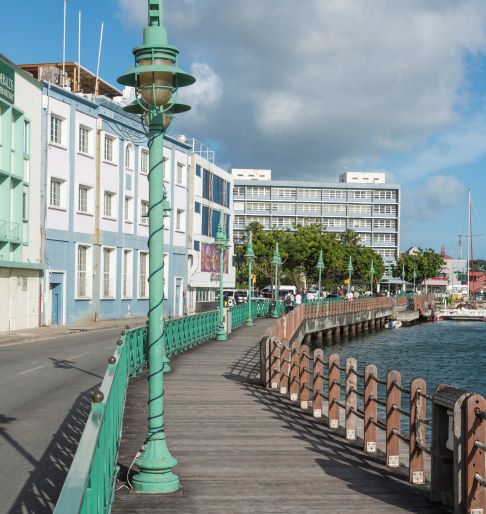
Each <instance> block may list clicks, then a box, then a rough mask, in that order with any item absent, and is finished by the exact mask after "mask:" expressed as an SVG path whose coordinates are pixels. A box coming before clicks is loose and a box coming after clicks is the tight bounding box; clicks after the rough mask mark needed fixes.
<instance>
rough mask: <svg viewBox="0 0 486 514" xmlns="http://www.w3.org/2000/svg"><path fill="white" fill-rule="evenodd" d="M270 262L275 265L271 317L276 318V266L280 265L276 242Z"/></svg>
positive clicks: (280, 259) (280, 260)
mask: <svg viewBox="0 0 486 514" xmlns="http://www.w3.org/2000/svg"><path fill="white" fill-rule="evenodd" d="M272 264H273V265H274V266H275V283H274V293H273V302H274V303H273V312H272V318H278V312H277V302H278V267H279V266H282V258H281V257H280V253H279V251H278V242H277V243H276V244H275V252H274V254H273V257H272Z"/></svg>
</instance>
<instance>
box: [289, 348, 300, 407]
mask: <svg viewBox="0 0 486 514" xmlns="http://www.w3.org/2000/svg"><path fill="white" fill-rule="evenodd" d="M290 360H291V362H290V386H289V389H290V400H291V401H293V402H296V401H297V400H298V399H299V382H300V380H299V375H300V372H299V370H300V343H299V342H298V341H294V342H293V343H292V347H291V356H290Z"/></svg>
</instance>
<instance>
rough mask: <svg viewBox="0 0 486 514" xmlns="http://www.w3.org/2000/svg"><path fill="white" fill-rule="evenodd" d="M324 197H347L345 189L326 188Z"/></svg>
mask: <svg viewBox="0 0 486 514" xmlns="http://www.w3.org/2000/svg"><path fill="white" fill-rule="evenodd" d="M324 198H343V199H345V198H346V190H345V189H324Z"/></svg>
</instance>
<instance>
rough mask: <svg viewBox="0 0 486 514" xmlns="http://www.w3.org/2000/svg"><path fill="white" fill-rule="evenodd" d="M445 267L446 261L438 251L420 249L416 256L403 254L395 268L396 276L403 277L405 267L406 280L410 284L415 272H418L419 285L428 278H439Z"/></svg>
mask: <svg viewBox="0 0 486 514" xmlns="http://www.w3.org/2000/svg"><path fill="white" fill-rule="evenodd" d="M444 265H445V261H444V259H443V258H442V256H441V255H440V254H438V253H437V252H436V251H434V250H432V249H431V248H428V249H427V250H422V249H421V248H419V251H418V252H417V253H415V254H407V255H405V254H402V255H401V256H400V258H399V259H398V262H397V265H396V266H395V268H394V275H395V276H401V274H402V269H403V267H405V279H406V280H407V281H408V282H413V271H414V270H416V273H417V283H420V282H423V281H425V280H427V279H428V278H432V277H436V276H438V275H439V272H440V270H441V268H442V267H443V266H444Z"/></svg>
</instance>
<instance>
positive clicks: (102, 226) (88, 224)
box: [26, 64, 189, 324]
mask: <svg viewBox="0 0 486 514" xmlns="http://www.w3.org/2000/svg"><path fill="white" fill-rule="evenodd" d="M26 68H27V69H28V70H29V71H30V72H31V73H33V75H34V76H35V77H39V78H42V77H47V78H50V77H56V76H58V75H56V69H57V71H59V69H58V67H57V65H56V64H44V65H28V66H27V67H26ZM67 69H68V73H69V69H70V68H69V66H68V67H67ZM80 77H81V81H80V83H79V84H78V88H79V89H81V90H84V93H74V92H72V91H71V90H70V88H62V87H59V86H56V85H55V84H52V83H50V82H43V107H44V109H43V117H44V125H43V127H44V128H43V147H44V148H45V149H46V151H45V165H44V170H43V181H42V187H41V190H42V191H43V194H44V195H45V199H46V202H45V220H46V221H45V225H46V231H45V233H46V236H45V237H46V241H45V255H44V257H45V263H46V267H47V270H46V273H45V294H44V295H43V302H42V304H43V312H44V316H43V322H44V323H46V324H49V323H75V322H80V321H83V320H96V319H115V318H129V317H135V316H144V315H146V314H147V311H148V294H149V291H148V271H149V270H148V249H147V239H148V147H147V137H146V134H145V131H144V130H143V127H142V125H141V123H140V118H139V117H138V116H135V115H130V114H127V113H126V112H124V111H123V105H122V103H123V102H117V101H114V100H113V98H114V97H118V98H119V97H120V96H121V93H120V92H119V91H118V90H116V89H115V88H113V87H112V86H110V85H109V84H107V83H105V82H101V83H100V86H99V87H100V92H102V93H103V95H101V96H95V95H94V94H90V93H92V92H93V85H94V83H95V82H94V75H93V74H91V73H90V72H89V71H88V70H85V69H82V73H81V74H80ZM55 82H59V80H56V81H55ZM67 82H68V83H72V81H71V80H69V81H67ZM188 159H189V151H188V148H187V147H186V146H185V145H183V144H181V143H179V142H177V141H176V140H173V139H171V138H166V142H165V145H164V166H165V186H166V188H167V193H168V200H169V202H170V205H171V209H172V210H171V211H170V213H169V215H168V217H167V218H166V219H165V231H164V252H165V255H164V257H165V269H164V273H165V298H166V300H165V314H166V315H169V316H172V315H182V314H183V313H184V311H185V308H184V290H185V289H186V288H187V236H186V234H187V228H186V224H187V206H188V196H187V183H188Z"/></svg>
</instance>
